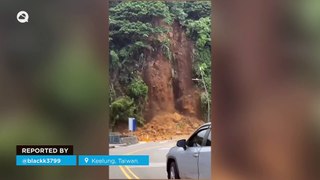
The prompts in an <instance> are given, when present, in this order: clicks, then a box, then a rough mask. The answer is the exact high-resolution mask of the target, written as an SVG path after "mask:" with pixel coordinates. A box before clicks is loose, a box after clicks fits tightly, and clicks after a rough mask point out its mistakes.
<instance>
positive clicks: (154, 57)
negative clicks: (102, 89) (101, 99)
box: [110, 2, 211, 140]
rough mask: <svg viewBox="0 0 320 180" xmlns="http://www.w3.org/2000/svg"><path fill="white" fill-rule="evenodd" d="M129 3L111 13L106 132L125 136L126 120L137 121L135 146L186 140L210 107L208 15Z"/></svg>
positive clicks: (182, 6) (184, 6)
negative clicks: (108, 126)
mask: <svg viewBox="0 0 320 180" xmlns="http://www.w3.org/2000/svg"><path fill="white" fill-rule="evenodd" d="M128 3H129V2H126V3H117V4H114V7H112V8H111V14H112V13H113V14H114V15H113V16H114V17H113V18H112V16H111V19H110V21H111V24H110V25H111V26H110V27H111V34H112V35H111V49H112V50H111V51H110V55H111V64H112V66H111V67H112V69H110V75H111V85H110V86H111V98H110V100H111V112H112V116H111V119H112V121H111V126H112V127H113V129H114V130H115V131H120V132H123V133H126V132H127V131H126V129H127V126H126V124H127V118H128V117H136V118H137V119H138V121H139V124H140V125H139V128H138V130H137V132H135V134H136V135H137V136H138V137H139V139H140V140H141V139H148V140H160V139H170V138H173V137H174V136H176V135H189V134H190V133H191V132H192V131H194V129H195V128H197V127H198V126H199V125H200V124H202V123H203V122H204V121H206V119H205V118H204V117H206V116H205V114H206V113H207V112H206V110H207V109H206V108H205V107H206V105H207V103H210V102H208V101H207V100H208V99H209V98H208V96H210V94H209V93H210V92H209V93H207V92H205V91H204V87H203V86H204V85H206V84H207V85H206V86H210V87H211V77H210V74H211V64H210V63H211V62H210V30H208V28H209V29H210V21H209V20H210V19H209V17H210V16H209V15H210V13H207V14H205V13H204V14H203V15H202V16H204V17H201V16H197V13H198V11H199V10H203V9H206V8H207V7H208V6H210V4H208V3H207V2H204V3H196V5H198V6H197V8H198V9H193V8H191V6H190V3H164V2H157V3H155V4H154V5H153V6H154V7H150V6H147V5H146V4H145V3H144V2H130V3H129V4H128ZM129 5H131V6H130V7H129ZM142 9H145V11H142V12H141V11H137V10H142ZM177 10H180V12H181V13H180V14H175V13H176V11H177ZM209 10H210V9H209ZM150 11H151V12H153V13H154V14H153V15H152V13H151V14H150ZM120 12H122V15H121V16H120V17H117V16H119V15H120V14H119V13H120ZM143 12H144V13H145V14H143ZM125 14H130V16H128V17H127V18H125V17H124V15H125ZM121 23H123V24H121ZM124 23H126V24H124ZM121 25H123V26H121ZM203 28H207V29H203ZM112 29H113V31H112ZM201 33H202V34H201ZM120 35H121V36H120ZM200 67H202V68H200ZM201 73H202V74H201Z"/></svg>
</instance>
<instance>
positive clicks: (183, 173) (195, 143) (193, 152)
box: [178, 128, 207, 179]
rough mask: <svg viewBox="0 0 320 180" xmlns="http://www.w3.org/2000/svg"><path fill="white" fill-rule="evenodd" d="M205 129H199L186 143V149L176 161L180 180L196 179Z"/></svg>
mask: <svg viewBox="0 0 320 180" xmlns="http://www.w3.org/2000/svg"><path fill="white" fill-rule="evenodd" d="M206 130H207V128H201V129H199V130H198V131H197V132H195V133H194V134H193V135H192V136H191V137H190V138H189V139H188V141H187V148H186V150H185V151H183V152H182V153H181V154H180V157H179V160H178V168H179V175H180V177H181V178H182V179H184V178H188V179H198V178H199V169H198V160H199V151H200V149H201V145H202V143H203V140H204V137H205V134H206Z"/></svg>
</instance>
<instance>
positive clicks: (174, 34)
mask: <svg viewBox="0 0 320 180" xmlns="http://www.w3.org/2000/svg"><path fill="white" fill-rule="evenodd" d="M158 24H161V23H159V22H158ZM167 28H168V29H170V30H171V31H170V32H169V33H168V34H167V35H166V37H160V38H167V39H169V40H170V44H171V45H170V51H171V52H172V54H173V59H172V60H171V61H170V60H169V59H168V58H167V57H165V56H164V55H163V53H162V52H156V53H153V54H152V55H149V57H148V60H147V62H148V63H147V65H146V67H145V68H144V70H143V78H144V81H145V83H146V84H147V85H148V88H149V91H148V102H147V105H146V109H145V111H144V116H145V119H146V120H147V123H146V125H145V126H144V127H143V128H139V129H138V131H137V132H136V135H137V136H138V137H139V139H140V140H141V139H145V138H146V135H148V139H149V140H160V139H170V138H172V137H173V136H174V135H189V134H190V133H191V132H192V131H193V130H194V129H195V128H197V127H198V126H199V125H200V124H201V123H203V122H202V121H201V120H200V95H199V92H200V90H199V89H198V88H197V87H196V86H195V84H194V82H193V80H192V64H193V62H192V61H193V57H192V56H193V42H192V41H191V40H189V39H188V38H187V35H186V33H185V30H184V29H183V28H182V27H181V25H180V24H179V23H177V22H175V23H173V25H172V26H171V27H167Z"/></svg>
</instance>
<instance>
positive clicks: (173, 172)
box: [168, 161, 180, 179]
mask: <svg viewBox="0 0 320 180" xmlns="http://www.w3.org/2000/svg"><path fill="white" fill-rule="evenodd" d="M168 178H169V179H180V177H179V173H178V168H177V165H176V163H175V162H174V161H173V162H171V163H170V168H169V172H168Z"/></svg>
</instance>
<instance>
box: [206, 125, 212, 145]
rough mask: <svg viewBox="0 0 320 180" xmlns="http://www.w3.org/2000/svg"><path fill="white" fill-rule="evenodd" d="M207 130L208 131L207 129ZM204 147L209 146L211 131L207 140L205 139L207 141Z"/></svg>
mask: <svg viewBox="0 0 320 180" xmlns="http://www.w3.org/2000/svg"><path fill="white" fill-rule="evenodd" d="M209 130H210V129H209ZM205 146H211V130H210V132H209V135H208V139H207V141H206V144H205Z"/></svg>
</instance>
